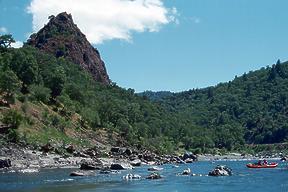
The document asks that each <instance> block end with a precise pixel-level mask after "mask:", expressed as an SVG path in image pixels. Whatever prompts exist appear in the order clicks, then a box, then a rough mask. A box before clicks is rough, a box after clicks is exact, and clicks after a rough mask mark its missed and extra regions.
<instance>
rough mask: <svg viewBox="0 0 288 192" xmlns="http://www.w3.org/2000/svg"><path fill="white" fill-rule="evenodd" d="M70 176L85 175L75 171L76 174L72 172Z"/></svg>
mask: <svg viewBox="0 0 288 192" xmlns="http://www.w3.org/2000/svg"><path fill="white" fill-rule="evenodd" d="M70 176H71V177H79V176H80V177H82V176H85V174H84V173H83V172H79V171H75V172H72V173H70Z"/></svg>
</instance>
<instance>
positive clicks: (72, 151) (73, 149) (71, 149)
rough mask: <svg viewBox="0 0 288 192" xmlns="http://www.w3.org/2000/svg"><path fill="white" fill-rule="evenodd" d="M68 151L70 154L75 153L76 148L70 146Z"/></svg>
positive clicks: (67, 148)
mask: <svg viewBox="0 0 288 192" xmlns="http://www.w3.org/2000/svg"><path fill="white" fill-rule="evenodd" d="M66 151H67V152H68V153H74V151H75V148H74V146H73V145H68V146H67V147H66Z"/></svg>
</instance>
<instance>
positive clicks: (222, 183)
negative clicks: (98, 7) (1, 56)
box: [0, 161, 288, 192]
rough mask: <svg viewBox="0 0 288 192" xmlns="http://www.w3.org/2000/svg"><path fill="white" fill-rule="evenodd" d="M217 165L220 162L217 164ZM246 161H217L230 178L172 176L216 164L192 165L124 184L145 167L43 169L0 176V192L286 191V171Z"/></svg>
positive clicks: (205, 170) (203, 170)
mask: <svg viewBox="0 0 288 192" xmlns="http://www.w3.org/2000/svg"><path fill="white" fill-rule="evenodd" d="M217 163H220V162H217ZM246 163H247V162H243V161H242V162H235V161H234V162H221V164H226V165H228V166H229V167H231V168H232V169H233V173H234V174H233V176H231V177H208V176H202V177H200V176H195V177H192V176H176V174H177V173H179V172H181V171H182V170H183V169H185V168H187V167H189V168H190V169H191V170H192V172H193V173H196V174H203V175H206V174H207V173H208V172H209V171H210V170H211V169H212V168H213V167H214V166H216V164H211V163H209V162H196V163H193V164H187V165H181V166H180V167H178V168H175V167H172V166H171V165H164V166H163V167H164V170H163V171H160V173H161V175H163V176H164V178H163V179H161V180H152V181H151V180H145V179H141V180H135V181H124V180H122V176H123V175H126V174H127V173H130V172H131V173H137V174H140V175H141V176H142V177H143V178H145V176H147V175H148V174H149V173H148V172H147V167H141V168H136V169H134V170H129V171H122V172H121V173H120V174H114V175H100V174H98V173H97V172H95V173H94V174H92V176H87V177H69V174H70V172H72V171H74V170H73V169H45V170H41V171H39V172H32V173H0V191H1V192H6V191H7V192H8V191H9V192H14V191H17V192H28V191H29V192H48V191H49V192H50V191H53V192H68V191H69V192H100V191H101V192H124V191H125V192H127V191H128V192H129V191H137V192H150V191H163V192H164V191H165V192H169V191H171V192H181V191H196V192H197V191H201V192H202V191H216V192H217V191H221V192H223V191H239V192H240V191H241V192H242V191H253V192H260V191H261V192H263V191H280V192H284V191H285V192H288V181H287V180H288V169H287V168H286V165H285V164H280V167H279V168H276V169H248V168H246V167H245V164H246Z"/></svg>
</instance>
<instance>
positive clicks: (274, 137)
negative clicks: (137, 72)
mask: <svg viewBox="0 0 288 192" xmlns="http://www.w3.org/2000/svg"><path fill="white" fill-rule="evenodd" d="M191 86H192V85H191ZM150 95H151V94H148V95H145V93H144V96H147V97H149V96H150ZM155 98H157V97H155V94H154V95H153V98H152V99H155ZM158 103H160V104H161V105H162V106H163V107H165V109H166V110H168V111H171V112H173V113H175V114H177V116H178V117H179V119H182V122H183V123H184V124H186V126H184V127H186V129H189V131H188V132H190V131H191V130H195V131H196V132H197V131H199V132H197V133H194V134H193V133H191V134H190V135H191V136H192V137H191V136H189V137H187V134H186V136H184V143H185V144H186V145H187V147H188V146H189V147H190V146H191V147H198V146H201V145H202V146H203V145H206V146H209V147H214V146H215V147H219V148H221V147H225V148H228V149H230V148H233V147H235V146H237V145H241V144H243V143H250V144H251V143H255V144H264V143H265V144H269V143H281V142H285V141H287V139H288V108H287V107H288V105H287V104H288V62H285V63H280V61H279V60H278V61H277V63H276V64H274V65H272V67H269V66H268V67H266V68H264V67H263V68H261V69H260V70H257V71H254V72H249V73H247V74H246V73H245V74H243V75H242V76H241V77H235V79H234V80H233V81H229V82H228V83H220V84H219V85H217V86H215V87H208V88H205V89H193V90H189V91H184V92H181V93H175V94H173V96H170V97H164V98H163V97H161V99H160V100H159V101H158ZM191 125H194V126H193V127H191V128H188V127H189V126H191ZM203 130H206V133H205V132H203ZM199 134H200V135H201V134H203V137H204V138H203V137H200V138H202V139H203V141H202V144H201V145H195V144H196V143H197V142H198V141H197V140H198V139H199V137H194V136H193V135H199ZM188 135H189V134H188ZM204 135H205V136H204ZM205 137H207V138H206V139H205ZM195 141H197V142H196V143H195Z"/></svg>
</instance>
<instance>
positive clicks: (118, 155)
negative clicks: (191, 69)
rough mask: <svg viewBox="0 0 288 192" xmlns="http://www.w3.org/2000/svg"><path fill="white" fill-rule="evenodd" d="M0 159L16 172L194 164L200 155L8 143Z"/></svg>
mask: <svg viewBox="0 0 288 192" xmlns="http://www.w3.org/2000/svg"><path fill="white" fill-rule="evenodd" d="M0 160H3V162H4V161H9V164H7V163H6V164H7V165H6V164H5V165H6V166H3V167H2V168H6V169H14V170H21V169H40V168H69V167H71V168H72V167H73V168H81V169H82V170H98V169H101V170H102V169H107V168H108V169H116V170H117V169H128V168H132V167H136V166H141V165H161V164H166V163H192V162H194V161H197V156H196V155H193V154H191V153H185V154H183V155H181V156H174V155H157V154H156V153H153V152H151V151H148V150H134V149H130V148H120V147H112V148H109V149H101V148H100V147H97V146H95V147H93V148H86V149H81V150H77V149H75V148H74V147H73V146H71V145H70V146H66V147H65V148H61V149H59V148H55V147H53V146H51V145H50V144H47V145H44V146H41V147H38V148H37V149H33V148H31V147H29V146H25V147H23V146H19V145H16V144H9V145H6V146H1V147H0ZM3 165H4V164H3ZM0 168H1V167H0Z"/></svg>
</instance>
